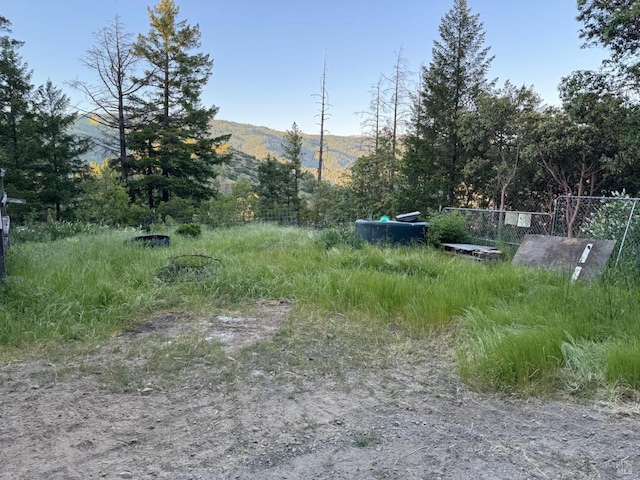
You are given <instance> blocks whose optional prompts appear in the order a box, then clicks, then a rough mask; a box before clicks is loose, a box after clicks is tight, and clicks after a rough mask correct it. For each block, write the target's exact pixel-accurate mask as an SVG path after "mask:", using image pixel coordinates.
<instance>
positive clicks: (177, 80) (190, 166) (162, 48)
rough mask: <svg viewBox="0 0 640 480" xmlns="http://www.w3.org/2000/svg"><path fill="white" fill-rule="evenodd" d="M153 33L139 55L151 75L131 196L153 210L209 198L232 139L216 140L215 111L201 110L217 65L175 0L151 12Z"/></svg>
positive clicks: (134, 143) (135, 137)
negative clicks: (221, 151) (222, 148)
mask: <svg viewBox="0 0 640 480" xmlns="http://www.w3.org/2000/svg"><path fill="white" fill-rule="evenodd" d="M147 10H148V13H149V19H150V23H151V30H150V31H149V33H148V34H147V35H140V36H139V37H138V41H137V43H136V45H135V51H136V53H137V54H138V55H140V56H141V57H143V58H144V59H145V60H146V62H147V64H148V69H147V72H146V77H147V78H148V87H147V89H146V92H145V93H146V95H145V96H144V97H142V98H139V107H140V112H139V113H140V115H141V117H140V118H141V120H140V123H139V124H138V125H137V126H136V127H135V128H134V129H133V131H132V134H131V136H130V140H129V148H130V149H131V150H132V152H133V154H134V156H135V157H136V161H135V162H134V168H133V169H132V170H133V172H134V173H135V174H137V178H136V179H135V180H133V181H131V182H130V186H131V187H132V192H133V193H134V195H135V194H138V195H140V194H142V195H146V197H147V201H148V205H149V207H150V208H154V207H155V206H157V204H158V202H167V201H169V199H170V198H171V197H172V196H175V197H179V198H184V199H192V200H194V201H198V200H202V199H206V198H209V197H210V196H211V195H212V194H213V193H214V190H213V187H212V183H211V181H212V180H213V178H215V171H214V167H215V165H216V164H218V163H220V162H222V161H223V160H224V158H223V157H221V156H219V155H217V154H216V151H215V148H216V146H219V145H220V144H221V143H222V142H224V141H226V140H227V139H228V136H223V137H218V138H212V137H211V135H210V132H209V121H210V120H211V119H213V117H214V116H215V114H216V112H217V108H216V107H209V108H205V107H203V106H202V105H201V101H200V97H201V94H202V89H203V88H204V86H205V85H206V83H207V81H208V80H209V77H210V76H211V70H212V67H213V61H212V60H211V59H210V58H209V55H208V54H203V53H191V52H192V50H194V49H197V48H199V47H200V29H199V27H198V25H197V24H196V25H195V26H193V27H191V26H189V25H187V23H186V21H185V20H178V13H179V9H178V7H177V6H176V5H175V4H174V2H173V1H172V0H160V3H158V5H156V6H155V7H153V8H150V7H149V8H148V9H147Z"/></svg>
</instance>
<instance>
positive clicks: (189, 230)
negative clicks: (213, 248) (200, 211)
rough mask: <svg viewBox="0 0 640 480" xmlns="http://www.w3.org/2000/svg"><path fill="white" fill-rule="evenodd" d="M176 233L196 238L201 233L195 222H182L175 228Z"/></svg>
mask: <svg viewBox="0 0 640 480" xmlns="http://www.w3.org/2000/svg"><path fill="white" fill-rule="evenodd" d="M176 233H177V234H178V235H183V236H185V237H193V238H196V237H199V236H200V235H202V229H201V228H200V225H198V224H197V223H183V224H182V225H180V226H179V227H178V228H176Z"/></svg>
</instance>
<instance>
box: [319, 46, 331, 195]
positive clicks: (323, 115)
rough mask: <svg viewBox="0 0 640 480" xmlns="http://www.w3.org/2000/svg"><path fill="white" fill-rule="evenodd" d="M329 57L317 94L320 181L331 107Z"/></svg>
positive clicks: (325, 61) (325, 60)
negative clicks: (328, 78) (318, 100)
mask: <svg viewBox="0 0 640 480" xmlns="http://www.w3.org/2000/svg"><path fill="white" fill-rule="evenodd" d="M326 81H327V57H326V55H325V57H324V65H323V68H322V80H321V89H320V94H319V95H317V96H319V97H320V114H319V116H320V149H319V152H318V183H320V182H321V181H322V160H323V156H322V155H323V152H324V124H325V121H326V119H327V116H328V113H327V110H328V109H329V107H330V105H329V101H328V95H327V88H326V84H327V82H326Z"/></svg>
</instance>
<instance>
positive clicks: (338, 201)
mask: <svg viewBox="0 0 640 480" xmlns="http://www.w3.org/2000/svg"><path fill="white" fill-rule="evenodd" d="M310 214H311V219H312V223H313V224H314V225H317V226H320V227H335V226H338V225H339V226H346V225H353V224H354V223H355V221H356V220H357V219H358V217H359V214H358V208H357V206H356V201H355V198H354V196H353V191H352V190H351V188H349V187H348V186H342V185H332V184H330V183H328V182H321V183H320V184H318V185H317V186H316V190H315V192H314V194H313V199H312V202H311V212H310Z"/></svg>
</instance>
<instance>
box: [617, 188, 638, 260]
mask: <svg viewBox="0 0 640 480" xmlns="http://www.w3.org/2000/svg"><path fill="white" fill-rule="evenodd" d="M637 203H638V200H637V199H635V200H634V201H633V206H632V207H631V213H629V219H628V220H627V226H626V227H625V229H624V234H623V235H622V240H621V241H620V246H619V247H618V256H617V257H616V267H617V266H618V262H620V256H621V255H622V248H623V247H624V244H625V242H626V241H627V233H629V227H630V226H631V220H633V212H634V211H635V209H636V205H637Z"/></svg>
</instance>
